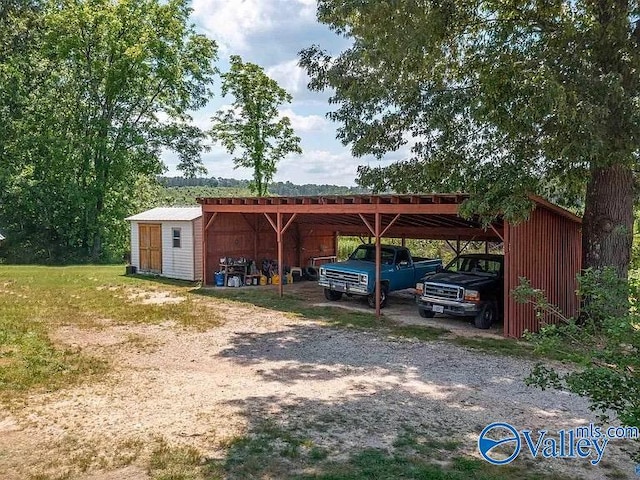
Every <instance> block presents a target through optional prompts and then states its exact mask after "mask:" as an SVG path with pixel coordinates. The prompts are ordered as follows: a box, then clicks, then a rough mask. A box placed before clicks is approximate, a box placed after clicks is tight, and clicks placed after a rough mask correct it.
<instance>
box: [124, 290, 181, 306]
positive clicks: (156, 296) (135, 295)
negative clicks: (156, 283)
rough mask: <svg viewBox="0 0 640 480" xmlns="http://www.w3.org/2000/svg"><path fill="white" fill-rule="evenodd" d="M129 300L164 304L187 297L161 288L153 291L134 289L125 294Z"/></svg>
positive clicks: (146, 303) (176, 301)
mask: <svg viewBox="0 0 640 480" xmlns="http://www.w3.org/2000/svg"><path fill="white" fill-rule="evenodd" d="M127 299H128V300H129V301H133V302H140V303H142V304H143V305H165V304H171V303H182V302H184V301H185V300H186V299H187V298H186V297H181V296H176V295H175V294H174V293H172V292H165V291H162V290H155V291H151V292H149V291H144V290H143V291H135V292H132V293H130V294H129V295H128V296H127Z"/></svg>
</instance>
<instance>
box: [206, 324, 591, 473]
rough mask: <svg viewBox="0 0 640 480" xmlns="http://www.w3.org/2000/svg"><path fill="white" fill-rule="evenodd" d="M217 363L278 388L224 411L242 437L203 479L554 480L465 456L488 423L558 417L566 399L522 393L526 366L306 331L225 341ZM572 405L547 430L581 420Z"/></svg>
mask: <svg viewBox="0 0 640 480" xmlns="http://www.w3.org/2000/svg"><path fill="white" fill-rule="evenodd" d="M220 356H221V357H223V358H225V359H227V360H232V361H234V362H236V363H238V365H243V366H252V367H260V366H264V365H270V367H265V368H257V369H256V370H255V371H256V373H257V374H258V375H260V376H261V377H262V379H263V380H264V382H268V383H275V384H277V385H279V386H280V388H281V390H280V391H279V393H278V394H277V395H274V394H265V395H260V393H259V392H256V395H254V396H252V397H249V398H246V399H242V400H235V401H233V402H230V403H231V405H232V406H233V407H235V408H240V410H241V411H242V412H243V414H244V415H245V417H246V420H247V424H248V431H247V433H246V435H243V436H241V437H238V438H235V439H231V440H230V441H229V442H228V444H227V455H226V456H225V457H224V458H221V459H217V460H210V461H209V462H208V465H207V468H208V471H209V475H210V478H222V477H223V478H232V479H235V478H238V479H239V478H294V479H312V478H313V479H347V478H349V479H364V478H389V479H391V478H430V479H431V478H433V479H439V478H442V479H444V478H447V479H463V478H465V479H466V478H478V479H483V478H497V479H500V478H541V477H542V476H544V478H554V475H555V473H553V472H550V471H548V468H547V467H545V466H544V465H542V466H541V465H540V464H539V463H538V464H537V466H536V467H535V468H533V461H532V460H531V459H528V458H526V457H525V456H521V458H519V459H517V460H516V462H514V464H513V465H512V466H511V467H508V468H501V469H495V468H492V467H490V466H489V465H488V464H487V463H486V462H484V461H482V460H479V459H478V458H477V457H476V458H474V457H473V456H471V455H472V454H473V452H474V451H475V449H476V446H475V442H476V441H477V436H478V434H479V432H480V431H481V429H482V428H483V427H484V426H486V425H487V424H488V423H490V422H491V421H498V420H511V419H513V418H517V419H518V421H519V422H523V421H525V420H526V419H529V420H530V423H528V424H522V425H519V427H521V428H524V427H530V428H542V427H545V426H549V425H548V423H549V421H550V420H549V418H550V417H549V416H547V417H544V416H541V414H542V413H544V414H545V415H553V414H554V412H556V413H558V412H560V413H562V411H563V405H562V403H563V398H566V396H563V395H562V394H559V393H558V392H549V391H548V392H541V391H539V390H533V389H530V388H529V387H527V386H526V385H524V383H523V381H522V379H523V378H524V377H525V376H526V373H527V371H528V370H527V369H528V364H527V362H522V361H521V362H518V363H517V364H510V363H509V362H505V358H504V357H498V356H490V355H485V354H482V353H477V352H470V351H468V350H465V349H463V348H461V347H457V346H454V345H450V344H446V343H442V342H421V341H415V340H409V339H404V338H396V339H389V338H385V337H381V336H380V335H378V334H376V333H375V332H361V331H344V330H340V331H336V330H334V329H328V328H322V327H320V326H318V325H313V324H309V325H294V326H289V327H287V328H286V329H283V330H281V331H277V332H266V333H246V332H244V333H237V334H236V335H235V336H234V338H233V340H232V346H231V347H229V348H227V349H225V350H223V351H222V352H221V353H220ZM274 363H275V364H276V366H273V365H274ZM507 385H509V389H508V390H507V389H506V386H507ZM270 391H273V390H270ZM582 407H583V408H582ZM582 407H581V409H580V411H579V412H567V411H564V416H563V415H558V416H557V417H555V418H553V420H552V421H553V426H554V427H557V428H561V427H562V426H567V425H569V424H571V422H572V421H574V420H576V416H578V417H579V416H582V415H586V414H588V413H587V412H588V410H587V407H586V404H585V405H583V406H582ZM541 472H543V473H541ZM555 478H562V477H559V476H558V477H555ZM573 478H575V476H573Z"/></svg>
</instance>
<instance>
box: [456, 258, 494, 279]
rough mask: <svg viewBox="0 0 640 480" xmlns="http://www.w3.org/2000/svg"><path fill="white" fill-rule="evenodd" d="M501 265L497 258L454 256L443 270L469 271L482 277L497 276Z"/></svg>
mask: <svg viewBox="0 0 640 480" xmlns="http://www.w3.org/2000/svg"><path fill="white" fill-rule="evenodd" d="M501 267H502V265H501V263H500V262H499V261H498V260H493V259H488V258H478V257H458V258H455V259H454V260H453V261H452V262H451V263H450V264H449V265H447V268H446V269H445V270H447V271H449V272H459V273H469V274H471V275H480V276H483V277H497V276H498V275H500V269H501Z"/></svg>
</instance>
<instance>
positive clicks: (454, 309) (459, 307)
mask: <svg viewBox="0 0 640 480" xmlns="http://www.w3.org/2000/svg"><path fill="white" fill-rule="evenodd" d="M416 302H417V304H418V306H419V307H420V308H424V309H425V310H430V311H433V306H434V305H439V306H441V307H443V312H441V313H443V314H445V315H457V316H461V317H469V316H472V315H476V314H477V313H478V312H480V305H479V304H477V303H473V302H460V301H457V300H448V299H444V298H438V297H431V296H428V295H422V296H420V297H417V298H416ZM439 313H440V312H439Z"/></svg>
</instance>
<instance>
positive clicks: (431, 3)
mask: <svg viewBox="0 0 640 480" xmlns="http://www.w3.org/2000/svg"><path fill="white" fill-rule="evenodd" d="M639 15H640V9H639V6H638V2H637V1H624V0H566V1H561V0H550V1H538V0H523V1H503V0H499V1H498V0H490V1H476V0H474V1H469V0H438V1H435V0H421V1H406V2H398V1H394V0H364V1H362V0H320V1H319V2H318V18H319V20H320V21H321V22H323V23H325V24H327V25H329V27H330V28H332V29H333V30H334V31H335V32H337V33H338V34H341V35H343V36H345V37H347V38H349V39H351V40H352V43H351V46H350V47H349V48H348V49H347V50H345V51H344V52H342V53H341V54H339V55H338V56H336V57H331V56H330V55H329V54H327V53H326V52H324V51H323V50H322V49H321V48H320V47H318V46H313V47H311V48H308V49H306V50H304V51H302V52H301V60H300V63H301V65H303V66H304V67H305V68H306V69H307V71H308V73H309V74H310V76H311V77H312V81H311V84H310V87H311V88H312V89H315V90H324V89H332V92H333V94H332V97H331V100H330V102H331V103H332V104H335V105H336V106H337V107H336V110H334V111H333V112H331V113H330V114H329V116H330V117H331V118H332V119H334V120H336V121H338V122H340V123H341V125H342V126H341V128H340V129H339V138H340V139H341V140H342V141H343V142H344V143H345V144H349V145H351V148H352V151H353V153H354V154H355V155H356V156H361V155H366V154H373V155H376V156H378V157H382V156H383V155H384V154H385V153H387V152H390V151H394V150H398V149H399V148H401V147H402V146H403V145H405V144H407V143H409V144H410V145H411V148H410V153H409V154H408V158H407V159H406V160H403V161H400V162H397V163H395V164H393V165H391V166H389V167H387V168H380V167H374V168H369V167H361V168H360V169H359V178H358V182H359V183H360V184H361V185H363V186H368V187H372V188H374V189H375V190H378V191H384V190H389V189H390V190H395V191H397V192H423V191H466V192H470V193H471V194H472V197H471V199H470V200H469V201H468V202H467V204H466V211H467V213H477V214H480V215H482V216H483V217H484V218H485V219H490V218H491V217H492V216H495V215H496V214H498V213H504V215H505V216H506V218H507V219H509V220H519V219H522V218H524V217H526V215H527V214H528V212H529V211H530V209H531V208H532V204H531V202H530V201H529V199H528V198H527V194H529V193H542V194H544V193H545V189H546V188H548V187H549V186H550V185H551V186H553V192H552V193H553V195H554V197H555V198H564V199H566V200H567V201H572V202H576V201H582V200H583V202H584V217H583V220H584V222H583V259H584V261H583V265H584V266H585V267H596V268H601V267H604V266H613V267H615V268H616V270H617V272H618V274H619V275H620V276H622V277H626V274H627V268H628V265H629V260H630V252H631V239H632V231H633V203H634V196H635V195H634V188H635V180H634V171H635V170H636V169H637V166H638V153H639V148H638V146H639V145H640V109H638V104H639V100H640V95H639V94H640V75H638V72H639V71H640V28H639V25H640V23H639V21H638V18H639Z"/></svg>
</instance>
